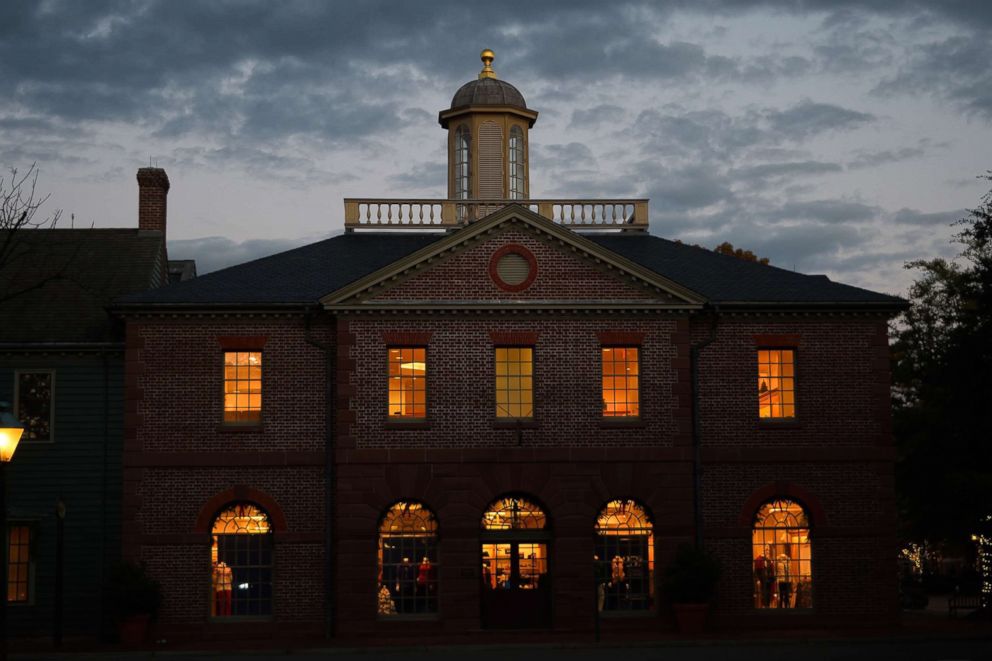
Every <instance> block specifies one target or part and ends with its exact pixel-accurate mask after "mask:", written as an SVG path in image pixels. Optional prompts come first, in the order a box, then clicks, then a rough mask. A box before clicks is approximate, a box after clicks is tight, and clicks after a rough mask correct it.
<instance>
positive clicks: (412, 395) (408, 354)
mask: <svg viewBox="0 0 992 661" xmlns="http://www.w3.org/2000/svg"><path fill="white" fill-rule="evenodd" d="M387 358H388V361H389V372H388V374H389V387H388V391H389V417H390V418H414V419H417V418H426V417H427V349H425V348H424V347H391V348H389V349H388V350H387Z"/></svg>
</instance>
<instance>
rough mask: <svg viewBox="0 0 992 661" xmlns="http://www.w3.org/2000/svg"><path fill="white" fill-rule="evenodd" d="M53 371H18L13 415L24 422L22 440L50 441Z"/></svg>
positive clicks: (51, 435)
mask: <svg viewBox="0 0 992 661" xmlns="http://www.w3.org/2000/svg"><path fill="white" fill-rule="evenodd" d="M54 385H55V372H53V371H51V370H47V371H46V370H40V371H23V372H21V371H18V372H17V377H16V391H15V392H14V401H15V413H14V415H15V416H16V417H17V419H18V420H20V421H21V422H22V423H23V424H24V434H23V435H22V436H21V440H22V441H39V442H45V441H51V440H52V438H53V434H52V431H53V430H52V414H53V412H54V411H53V409H54V407H53V406H52V400H53V393H54V390H55V388H54Z"/></svg>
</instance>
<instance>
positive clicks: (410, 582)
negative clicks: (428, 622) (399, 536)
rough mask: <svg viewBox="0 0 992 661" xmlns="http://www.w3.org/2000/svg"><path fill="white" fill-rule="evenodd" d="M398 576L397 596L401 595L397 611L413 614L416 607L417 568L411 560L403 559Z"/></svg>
mask: <svg viewBox="0 0 992 661" xmlns="http://www.w3.org/2000/svg"><path fill="white" fill-rule="evenodd" d="M396 574H397V575H396V594H398V595H399V601H398V602H397V610H398V611H399V612H401V613H411V612H413V606H414V599H413V598H414V596H415V590H416V582H417V567H416V565H414V564H413V563H411V562H410V558H403V562H402V563H401V564H400V567H399V571H398V572H397V573H396Z"/></svg>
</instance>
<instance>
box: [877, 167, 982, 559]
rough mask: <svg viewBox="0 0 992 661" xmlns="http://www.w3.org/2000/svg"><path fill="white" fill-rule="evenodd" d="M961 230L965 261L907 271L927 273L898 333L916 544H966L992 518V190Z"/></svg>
mask: <svg viewBox="0 0 992 661" xmlns="http://www.w3.org/2000/svg"><path fill="white" fill-rule="evenodd" d="M983 178H984V179H986V180H988V181H990V182H992V171H990V172H988V173H987V174H985V175H983ZM957 224H958V225H959V226H961V227H962V230H961V231H960V232H959V233H958V234H957V235H956V236H955V240H956V241H957V242H959V243H960V244H961V245H962V252H961V255H960V257H961V260H960V262H961V263H960V264H956V263H954V262H948V261H946V260H942V259H933V260H927V261H917V262H911V263H909V264H907V268H912V269H916V270H918V271H920V273H921V275H920V277H919V278H918V279H917V280H916V282H915V283H914V284H913V286H912V287H911V289H910V292H909V296H910V308H909V310H908V311H907V312H906V313H905V314H904V315H903V316H902V317H901V318H900V319H899V320H897V323H896V325H895V326H894V331H893V335H894V337H893V383H894V385H895V389H894V398H893V403H894V412H893V414H894V418H893V419H894V426H895V436H896V442H897V446H898V451H899V456H898V461H897V466H896V471H897V488H898V494H899V499H900V507H901V510H902V519H903V524H904V532H905V534H906V535H907V536H909V537H911V538H917V539H919V538H928V539H931V540H947V541H954V540H957V541H960V540H962V539H967V536H969V535H970V534H971V533H972V532H974V531H975V530H976V527H977V526H978V525H979V524H980V523H981V522H982V521H984V520H985V519H986V517H987V516H988V515H989V514H990V513H992V440H990V439H992V190H990V191H989V192H988V193H987V194H986V195H984V196H983V197H982V199H981V202H980V204H979V206H978V207H977V208H976V209H972V210H971V211H970V212H969V213H968V216H967V217H965V218H963V219H962V220H960V221H958V223H957Z"/></svg>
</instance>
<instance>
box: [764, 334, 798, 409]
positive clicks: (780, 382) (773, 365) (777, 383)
mask: <svg viewBox="0 0 992 661" xmlns="http://www.w3.org/2000/svg"><path fill="white" fill-rule="evenodd" d="M794 361H795V351H794V350H792V349H775V350H761V351H758V416H759V417H761V418H794V417H795V416H796V408H795V379H794V378H793V374H794V372H793V369H794V368H793V364H794ZM783 403H785V405H784V406H783Z"/></svg>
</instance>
